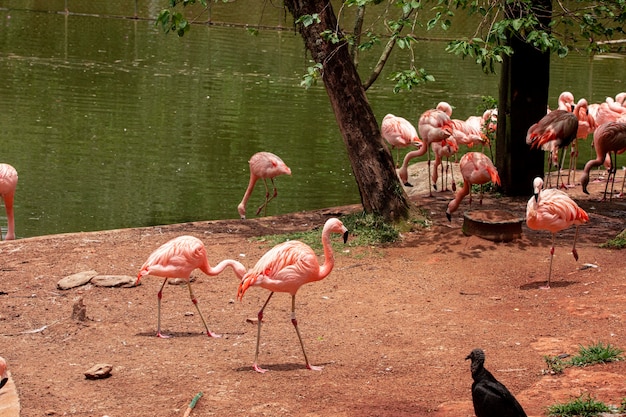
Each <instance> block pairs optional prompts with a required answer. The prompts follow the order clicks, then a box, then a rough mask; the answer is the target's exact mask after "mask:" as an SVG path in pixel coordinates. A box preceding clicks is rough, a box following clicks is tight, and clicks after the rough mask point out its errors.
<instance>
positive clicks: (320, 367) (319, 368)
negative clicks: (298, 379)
mask: <svg viewBox="0 0 626 417" xmlns="http://www.w3.org/2000/svg"><path fill="white" fill-rule="evenodd" d="M306 367H307V369H310V370H312V371H321V370H322V369H324V367H323V366H315V365H311V364H310V363H307V365H306Z"/></svg>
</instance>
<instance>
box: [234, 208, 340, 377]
mask: <svg viewBox="0 0 626 417" xmlns="http://www.w3.org/2000/svg"><path fill="white" fill-rule="evenodd" d="M331 233H339V234H342V235H343V241H344V243H345V242H346V241H347V239H348V229H346V227H345V226H344V225H343V223H341V221H340V220H339V219H336V218H330V219H328V220H327V221H326V223H325V224H324V229H323V230H322V245H323V247H324V264H322V265H320V264H319V261H318V259H317V255H316V254H315V252H314V251H313V249H311V248H310V247H309V246H308V245H306V244H304V243H302V242H299V241H297V240H290V241H287V242H284V243H281V244H279V245H276V246H274V247H273V248H272V249H270V250H269V251H267V252H266V253H265V255H263V256H262V257H261V259H259V261H258V262H257V263H256V265H255V266H254V267H253V268H251V269H250V270H249V271H248V272H247V273H246V275H245V276H244V277H243V279H242V280H241V283H240V284H239V288H238V289H237V298H238V299H239V300H241V299H243V295H244V294H245V292H246V290H247V289H248V288H249V287H251V286H259V287H262V288H265V289H267V290H269V291H271V292H270V295H269V296H268V297H267V300H266V301H265V304H263V307H261V310H259V313H258V327H257V339H256V351H255V354H254V365H253V367H254V370H255V371H257V372H261V373H263V372H265V371H266V369H263V368H261V367H259V365H258V358H259V342H260V340H261V323H262V322H263V310H265V307H266V306H267V303H269V301H270V298H272V295H273V294H274V293H275V292H287V293H289V294H291V323H292V324H293V326H294V328H295V329H296V334H297V335H298V339H299V340H300V346H301V347H302V353H303V354H304V361H305V362H306V367H307V368H308V369H312V370H320V369H321V367H318V366H313V365H311V364H310V363H309V359H308V358H307V356H306V352H305V350H304V343H303V342H302V336H300V330H298V321H297V320H296V292H297V291H298V289H299V288H300V287H301V286H302V285H304V284H306V283H309V282H314V281H319V280H322V279H324V278H326V276H328V274H330V272H331V271H332V269H333V266H334V265H335V258H334V255H333V251H332V248H331V246H330V234H331Z"/></svg>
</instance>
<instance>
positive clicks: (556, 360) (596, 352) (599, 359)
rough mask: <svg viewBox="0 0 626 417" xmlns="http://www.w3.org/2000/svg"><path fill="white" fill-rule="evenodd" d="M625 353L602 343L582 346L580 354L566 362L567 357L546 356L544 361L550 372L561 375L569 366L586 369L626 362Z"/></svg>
mask: <svg viewBox="0 0 626 417" xmlns="http://www.w3.org/2000/svg"><path fill="white" fill-rule="evenodd" d="M623 352H624V351H623V350H621V349H618V348H616V347H613V346H611V344H610V343H607V344H606V346H605V345H604V344H603V343H602V342H598V343H596V344H595V345H590V346H587V347H585V346H582V345H580V348H579V350H578V354H577V355H575V356H572V357H571V358H570V359H569V360H565V358H566V356H565V357H563V356H561V355H559V356H544V360H545V361H546V364H547V365H548V370H549V372H550V373H553V374H560V373H561V372H563V370H564V369H565V368H567V367H569V366H578V367H584V366H588V365H594V364H597V363H609V362H617V361H621V360H624V357H623V356H622V353H623Z"/></svg>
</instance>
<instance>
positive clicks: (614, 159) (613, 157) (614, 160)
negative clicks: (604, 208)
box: [609, 152, 617, 201]
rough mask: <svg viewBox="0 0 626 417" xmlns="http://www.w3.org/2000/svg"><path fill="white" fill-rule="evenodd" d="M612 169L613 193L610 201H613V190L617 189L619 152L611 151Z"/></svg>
mask: <svg viewBox="0 0 626 417" xmlns="http://www.w3.org/2000/svg"><path fill="white" fill-rule="evenodd" d="M609 155H611V171H613V180H612V181H611V194H610V195H609V201H613V191H614V189H615V175H617V152H611V153H610V154H609Z"/></svg>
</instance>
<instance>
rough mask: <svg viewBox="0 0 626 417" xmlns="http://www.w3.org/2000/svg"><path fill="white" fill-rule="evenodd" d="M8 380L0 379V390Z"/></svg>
mask: <svg viewBox="0 0 626 417" xmlns="http://www.w3.org/2000/svg"><path fill="white" fill-rule="evenodd" d="M8 380H9V378H2V379H1V380H0V388H2V387H4V384H6V383H7V381H8Z"/></svg>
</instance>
